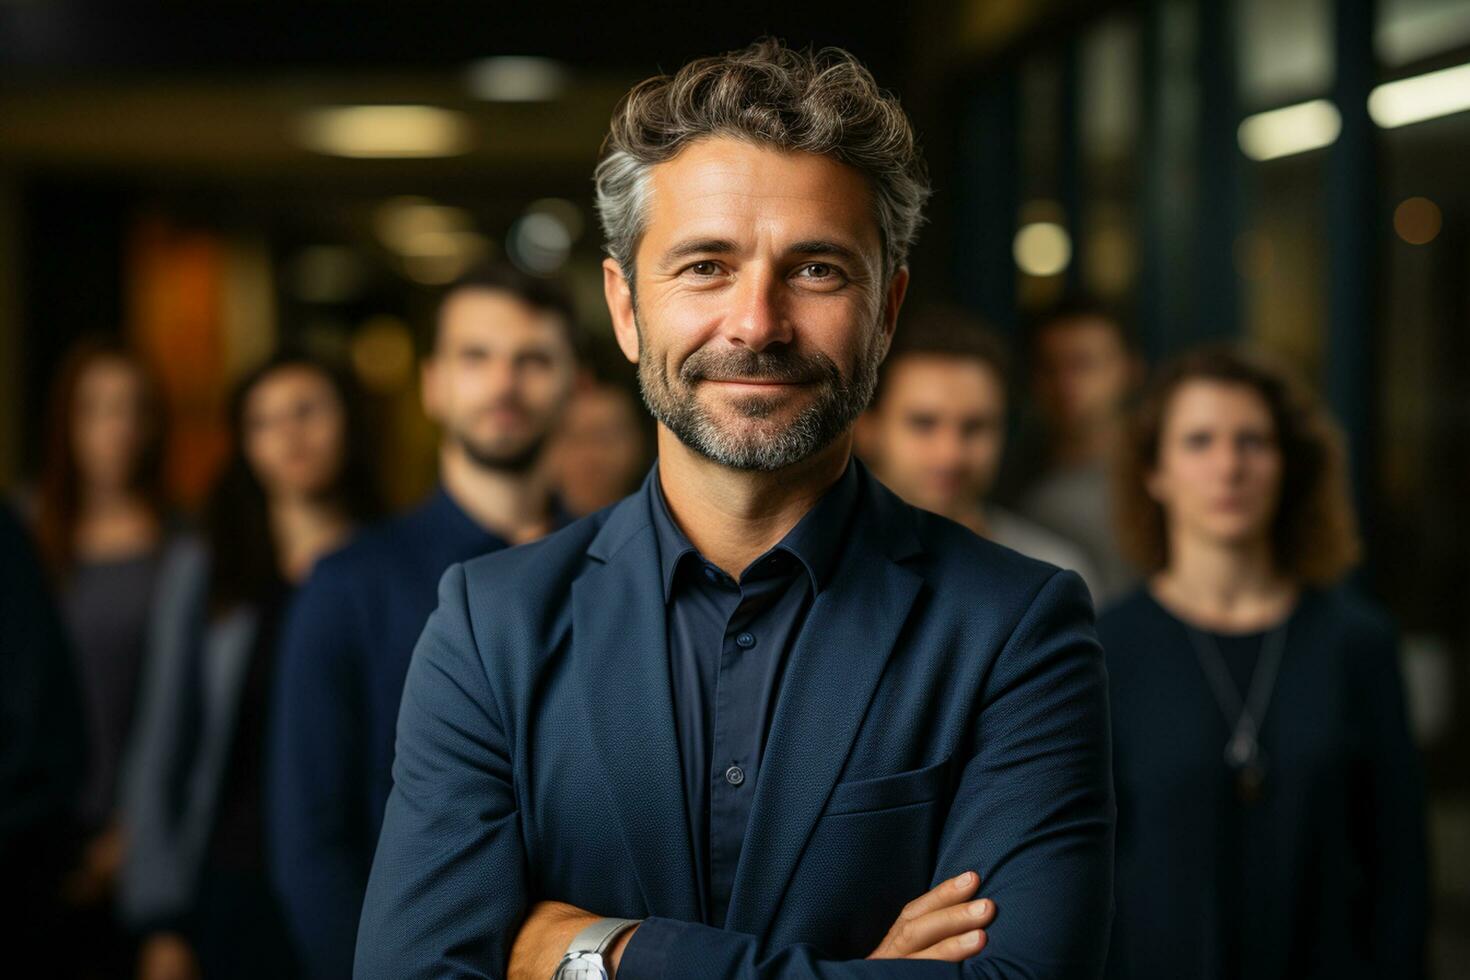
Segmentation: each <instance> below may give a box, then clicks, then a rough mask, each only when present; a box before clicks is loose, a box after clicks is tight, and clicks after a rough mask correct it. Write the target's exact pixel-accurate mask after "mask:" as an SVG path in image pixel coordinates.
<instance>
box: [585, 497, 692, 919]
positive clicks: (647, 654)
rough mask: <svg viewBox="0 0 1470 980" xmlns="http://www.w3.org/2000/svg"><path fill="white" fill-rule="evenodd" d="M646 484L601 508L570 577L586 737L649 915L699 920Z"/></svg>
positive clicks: (657, 568) (656, 546)
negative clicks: (586, 559)
mask: <svg viewBox="0 0 1470 980" xmlns="http://www.w3.org/2000/svg"><path fill="white" fill-rule="evenodd" d="M647 494H648V485H647V484H646V483H645V485H644V489H643V491H642V492H640V493H637V494H634V495H633V496H631V497H629V498H628V499H626V500H625V501H623V503H622V504H620V505H619V506H618V507H617V508H616V509H615V510H614V511H613V513H612V514H611V515H609V517H608V521H607V524H605V525H604V526H603V529H602V531H601V532H599V534H598V535H597V537H596V538H594V539H593V542H592V544H591V546H589V548H588V552H587V553H588V554H589V555H590V556H591V557H592V558H593V559H594V562H593V563H592V564H591V565H590V566H589V567H588V569H587V570H586V571H585V572H584V573H583V574H582V575H581V576H580V577H579V578H578V579H577V580H576V581H575V582H574V583H573V584H572V647H573V651H574V656H575V658H576V670H577V673H578V682H579V684H580V685H581V689H582V702H583V708H584V710H585V712H586V718H587V730H588V735H589V736H590V739H591V742H592V744H593V746H594V748H595V750H596V752H597V755H598V756H599V758H600V759H601V763H602V775H603V778H604V779H605V780H606V785H607V788H608V798H609V800H610V801H611V804H612V810H613V813H614V814H615V815H616V817H617V822H618V824H619V825H620V828H621V831H622V834H623V838H624V840H625V841H626V843H627V847H628V860H629V866H630V867H631V868H632V869H633V871H634V872H635V873H636V874H637V875H638V880H639V883H640V885H641V886H642V890H643V896H644V901H645V902H646V903H647V906H648V911H649V914H651V915H659V916H666V917H668V918H673V919H679V920H683V921H687V922H698V921H700V904H701V903H700V902H699V898H698V895H697V893H696V889H695V877H694V852H693V849H692V847H691V842H690V836H689V821H688V818H687V808H686V805H685V800H684V786H683V779H682V769H681V767H680V760H679V744H678V736H677V730H676V728H675V721H674V703H673V693H672V689H671V686H670V680H669V662H668V652H667V651H668V644H667V641H666V638H665V632H666V627H665V615H666V610H665V607H664V598H663V587H662V585H661V583H660V579H659V560H658V544H657V540H656V538H655V537H654V530H653V526H652V524H651V523H650V520H649V516H648V496H647Z"/></svg>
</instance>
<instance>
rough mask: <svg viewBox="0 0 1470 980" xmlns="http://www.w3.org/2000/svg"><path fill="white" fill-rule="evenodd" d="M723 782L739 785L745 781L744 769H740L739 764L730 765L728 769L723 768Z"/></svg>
mask: <svg viewBox="0 0 1470 980" xmlns="http://www.w3.org/2000/svg"><path fill="white" fill-rule="evenodd" d="M725 782H727V783H729V784H730V785H731V786H739V785H740V784H741V783H743V782H745V770H744V769H741V768H740V767H739V766H731V767H730V768H729V769H726V770H725Z"/></svg>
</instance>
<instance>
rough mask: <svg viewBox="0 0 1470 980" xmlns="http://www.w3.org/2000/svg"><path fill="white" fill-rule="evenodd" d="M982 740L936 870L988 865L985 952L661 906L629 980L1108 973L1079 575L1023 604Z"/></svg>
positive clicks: (1106, 831) (1105, 804)
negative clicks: (890, 949)
mask: <svg viewBox="0 0 1470 980" xmlns="http://www.w3.org/2000/svg"><path fill="white" fill-rule="evenodd" d="M974 744H975V746H976V748H975V751H974V754H973V755H972V756H971V757H970V758H969V759H968V760H967V761H966V764H965V767H964V769H963V772H962V775H961V778H960V783H959V787H958V789H957V791H956V796H955V799H954V803H953V805H952V807H951V809H950V813H949V815H948V817H947V819H946V821H945V825H944V830H943V834H942V837H941V841H940V850H939V858H938V861H937V865H936V867H935V868H934V869H933V871H932V876H931V880H932V883H933V884H938V883H939V882H940V881H941V880H943V879H944V878H947V877H950V876H952V875H955V874H959V873H960V872H962V871H965V870H977V871H979V872H980V874H981V877H982V880H983V883H982V886H981V894H982V895H985V896H988V897H990V898H992V899H994V900H995V903H996V912H997V915H996V921H995V924H994V925H993V926H992V927H991V929H990V930H988V942H987V944H986V946H985V948H984V949H983V950H981V952H980V953H979V954H978V955H976V956H974V957H971V958H970V959H968V960H966V961H965V962H963V963H959V964H946V963H936V962H933V961H916V960H882V961H879V960H856V961H840V962H839V961H831V960H824V959H822V957H821V955H820V953H819V952H818V951H816V950H814V949H812V948H810V947H806V946H795V947H790V948H787V949H774V950H773V949H762V948H761V947H760V945H759V943H758V941H757V940H756V938H755V937H753V936H748V935H742V934H738V933H733V932H726V931H724V930H720V929H714V928H711V927H708V926H704V925H698V924H690V923H684V922H675V921H672V920H668V919H657V918H655V919H648V920H646V921H645V922H644V923H643V924H642V926H640V927H639V929H638V931H637V932H635V933H634V934H633V938H632V939H631V940H630V941H629V943H628V946H627V949H626V950H625V951H624V955H623V960H622V964H621V966H620V968H619V970H618V976H619V980H777V978H781V980H786V978H794V980H879V978H885V980H886V978H893V980H919V978H920V977H921V976H922V977H933V978H936V980H938V978H953V980H961V978H965V980H968V978H976V980H978V978H995V980H999V978H1026V980H1039V978H1050V977H1054V978H1058V980H1062V978H1065V980H1075V978H1084V977H1096V976H1101V974H1102V971H1103V963H1104V960H1105V959H1106V955H1107V941H1108V932H1109V927H1110V925H1111V920H1112V881H1113V828H1114V821H1115V808H1114V801H1113V784H1112V752H1111V735H1110V730H1109V722H1108V703H1107V677H1106V673H1105V671H1104V667H1103V659H1102V648H1101V647H1100V646H1099V644H1098V642H1097V640H1096V638H1095V636H1094V633H1093V629H1092V607H1091V603H1090V602H1089V600H1088V597H1087V591H1086V588H1085V586H1083V584H1082V581H1081V579H1080V578H1078V577H1077V575H1075V574H1073V573H1071V572H1057V573H1055V574H1054V575H1053V576H1052V577H1051V578H1050V579H1049V580H1048V581H1047V582H1046V583H1045V585H1044V586H1043V587H1042V588H1041V589H1040V590H1039V591H1038V593H1037V594H1036V596H1035V597H1034V599H1033V600H1032V602H1031V604H1030V606H1029V608H1028V609H1027V611H1026V612H1025V614H1024V615H1023V616H1022V618H1021V620H1020V622H1019V624H1018V625H1017V627H1016V629H1015V630H1014V632H1013V633H1012V635H1011V637H1010V640H1009V641H1008V642H1007V644H1006V646H1005V648H1004V650H1003V651H1002V652H1001V654H1000V655H999V658H998V660H997V662H996V664H995V667H994V669H993V670H992V672H991V674H990V675H989V677H988V680H987V682H986V688H985V691H984V696H983V700H982V706H981V711H980V715H979V717H978V719H977V721H976V737H975V740H974ZM852 860H862V856H861V855H853V856H852ZM915 897H917V896H915Z"/></svg>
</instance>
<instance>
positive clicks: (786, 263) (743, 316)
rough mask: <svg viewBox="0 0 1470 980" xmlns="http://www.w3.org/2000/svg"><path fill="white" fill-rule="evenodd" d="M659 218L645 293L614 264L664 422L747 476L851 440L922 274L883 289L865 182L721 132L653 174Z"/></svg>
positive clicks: (648, 254) (641, 280)
mask: <svg viewBox="0 0 1470 980" xmlns="http://www.w3.org/2000/svg"><path fill="white" fill-rule="evenodd" d="M646 217H647V223H646V227H645V229H644V234H643V237H642V239H641V241H640V242H639V246H638V251H637V259H636V268H637V282H636V290H634V291H631V292H630V291H629V289H628V286H627V284H626V283H624V282H623V281H622V278H621V270H619V269H618V267H617V265H616V263H613V262H611V260H609V262H608V263H607V264H606V266H607V280H608V281H607V286H608V290H607V291H608V298H609V305H610V307H611V308H612V311H613V319H614V324H615V326H616V327H617V331H618V340H619V343H620V344H621V345H622V347H623V350H624V351H625V352H626V353H627V354H628V355H629V357H630V358H636V359H637V361H638V373H639V379H640V381H641V383H642V387H643V393H644V399H645V400H646V401H647V403H648V406H649V409H650V411H652V412H653V414H654V416H655V417H656V418H657V419H658V420H659V421H660V422H661V423H663V424H664V425H665V426H666V427H668V428H669V429H670V430H671V431H672V432H673V433H674V434H675V435H676V436H678V437H679V439H680V440H681V441H682V442H684V443H685V444H686V445H688V446H689V447H690V448H692V449H694V450H695V451H697V452H699V453H701V454H703V455H704V456H706V457H708V458H710V459H713V460H715V461H716V462H719V463H722V464H724V465H726V466H730V467H733V468H736V469H755V470H768V471H769V470H777V469H781V468H783V467H785V466H789V465H791V464H792V463H796V462H799V461H800V460H802V459H805V458H807V457H808V456H810V455H812V454H813V453H815V452H817V451H819V450H821V449H823V448H825V447H826V446H827V445H829V444H831V443H832V441H833V440H834V439H836V438H837V437H838V436H839V435H842V434H843V433H845V432H846V431H847V430H848V429H849V428H850V426H851V424H852V422H853V420H854V419H855V418H856V417H857V415H858V413H860V412H861V411H862V409H863V408H864V406H865V405H866V404H867V402H868V399H869V397H871V395H872V390H873V385H874V382H875V380H876V377H877V369H878V365H879V364H880V363H881V362H882V360H883V355H884V354H885V353H886V351H887V348H888V340H889V338H890V337H891V336H892V330H893V324H894V322H895V319H896V317H897V313H898V307H899V304H900V303H901V301H902V298H903V292H904V288H905V286H906V285H907V279H908V274H907V271H906V270H898V271H897V272H896V273H895V274H894V275H893V276H891V277H889V278H888V279H887V280H886V281H885V277H884V275H883V243H882V241H881V238H880V235H879V232H878V225H877V222H876V220H875V219H874V212H873V195H872V191H871V189H870V188H869V187H868V185H867V182H866V181H865V180H864V178H863V177H862V175H861V174H859V173H858V172H857V171H856V170H854V169H852V168H850V167H847V166H845V165H843V164H841V163H838V162H837V161H835V160H832V159H830V158H828V157H824V156H818V155H815V154H810V153H799V152H787V151H782V150H778V149H775V148H772V147H768V146H762V145H759V144H755V143H751V142H747V141H744V140H739V139H734V138H729V137H712V138H708V139H705V140H701V141H699V142H697V143H694V144H692V145H690V146H689V147H687V148H685V149H684V150H683V151H682V152H680V153H679V154H678V155H677V156H675V157H674V158H672V159H671V160H668V161H666V162H664V163H661V164H658V165H657V166H655V167H654V168H653V169H652V171H651V173H650V179H649V187H648V198H647V212H646ZM635 295H636V308H635V305H634V296H635Z"/></svg>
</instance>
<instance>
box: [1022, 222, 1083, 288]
mask: <svg viewBox="0 0 1470 980" xmlns="http://www.w3.org/2000/svg"><path fill="white" fill-rule="evenodd" d="M1011 251H1012V252H1013V253H1014V255H1015V257H1016V265H1017V266H1018V267H1019V268H1020V270H1021V271H1022V272H1024V273H1026V274H1027V275H1030V276H1054V275H1056V274H1057V273H1059V272H1061V271H1062V270H1063V269H1065V268H1066V267H1067V266H1068V264H1069V263H1071V261H1072V236H1071V235H1069V234H1067V229H1065V228H1063V227H1062V226H1061V225H1059V224H1056V223H1055V222H1051V221H1036V222H1033V223H1031V224H1029V225H1024V226H1023V227H1022V228H1021V230H1020V231H1018V232H1016V240H1015V243H1014V245H1013V246H1012V249H1011Z"/></svg>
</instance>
